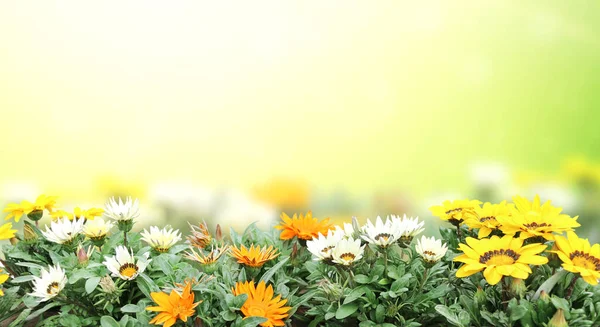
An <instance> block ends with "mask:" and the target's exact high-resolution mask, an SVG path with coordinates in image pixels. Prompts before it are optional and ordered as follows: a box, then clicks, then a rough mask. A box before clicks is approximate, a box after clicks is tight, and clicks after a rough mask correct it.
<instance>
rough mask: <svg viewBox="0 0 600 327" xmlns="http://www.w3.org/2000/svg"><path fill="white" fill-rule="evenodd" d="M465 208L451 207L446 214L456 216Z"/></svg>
mask: <svg viewBox="0 0 600 327" xmlns="http://www.w3.org/2000/svg"><path fill="white" fill-rule="evenodd" d="M462 210H463V208H455V209H450V210H448V211H446V214H447V215H448V216H454V215H455V214H457V213H460V212H461V211H462Z"/></svg>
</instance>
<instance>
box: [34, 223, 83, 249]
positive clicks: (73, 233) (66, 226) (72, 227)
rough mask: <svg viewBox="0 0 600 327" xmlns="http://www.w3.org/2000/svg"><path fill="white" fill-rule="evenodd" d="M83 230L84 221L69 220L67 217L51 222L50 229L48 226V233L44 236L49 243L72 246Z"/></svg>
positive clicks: (45, 232) (44, 233) (44, 232)
mask: <svg viewBox="0 0 600 327" xmlns="http://www.w3.org/2000/svg"><path fill="white" fill-rule="evenodd" d="M82 228H83V219H74V220H72V221H71V220H69V218H67V217H65V218H62V219H58V220H56V221H52V222H50V228H48V225H46V231H42V234H43V235H44V237H46V239H47V240H48V241H51V242H54V243H58V244H70V243H71V242H72V241H73V240H74V239H75V238H76V237H77V235H79V233H80V232H81V230H82Z"/></svg>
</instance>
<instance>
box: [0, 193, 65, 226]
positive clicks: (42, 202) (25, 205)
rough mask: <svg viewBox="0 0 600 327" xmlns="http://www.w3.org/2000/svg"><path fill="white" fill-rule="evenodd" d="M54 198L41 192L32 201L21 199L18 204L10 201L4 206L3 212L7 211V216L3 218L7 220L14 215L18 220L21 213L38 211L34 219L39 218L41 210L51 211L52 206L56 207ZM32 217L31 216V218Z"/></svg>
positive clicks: (26, 213) (27, 213)
mask: <svg viewBox="0 0 600 327" xmlns="http://www.w3.org/2000/svg"><path fill="white" fill-rule="evenodd" d="M56 199H58V197H57V196H46V195H45V194H42V195H40V196H38V198H37V199H36V200H35V202H34V203H31V202H29V201H25V200H24V201H21V203H20V204H16V203H10V204H8V205H7V206H6V208H4V210H3V211H4V212H8V213H9V214H8V216H6V218H4V219H5V220H9V219H10V218H12V217H14V218H15V221H16V222H19V220H20V219H21V217H22V216H23V215H29V214H31V213H32V212H33V213H39V216H38V218H37V219H36V220H38V219H39V218H41V215H42V211H44V210H48V212H50V213H52V211H53V210H54V208H55V207H56ZM32 219H33V218H32Z"/></svg>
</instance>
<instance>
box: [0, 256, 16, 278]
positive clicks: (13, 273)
mask: <svg viewBox="0 0 600 327" xmlns="http://www.w3.org/2000/svg"><path fill="white" fill-rule="evenodd" d="M0 263H2V265H3V266H4V269H5V270H6V271H8V273H9V274H11V275H12V276H13V278H14V277H17V276H19V275H17V274H16V273H15V272H14V271H13V270H12V269H11V268H10V267H9V266H8V265H7V264H6V261H4V260H2V259H0Z"/></svg>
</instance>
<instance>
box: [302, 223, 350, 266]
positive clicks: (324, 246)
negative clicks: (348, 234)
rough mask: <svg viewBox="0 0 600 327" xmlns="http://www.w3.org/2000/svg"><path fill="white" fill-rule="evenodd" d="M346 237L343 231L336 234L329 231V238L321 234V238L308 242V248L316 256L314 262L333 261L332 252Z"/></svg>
mask: <svg viewBox="0 0 600 327" xmlns="http://www.w3.org/2000/svg"><path fill="white" fill-rule="evenodd" d="M344 237H345V233H344V231H343V230H338V231H335V232H334V231H332V230H329V231H328V232H327V236H323V234H321V233H319V237H316V238H313V239H312V240H310V241H307V242H306V248H307V249H308V251H310V253H312V254H313V255H314V256H315V258H314V260H321V261H331V260H332V259H333V258H332V256H331V251H332V250H333V248H335V246H336V245H337V244H338V242H339V241H341V240H342V238H344Z"/></svg>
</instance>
